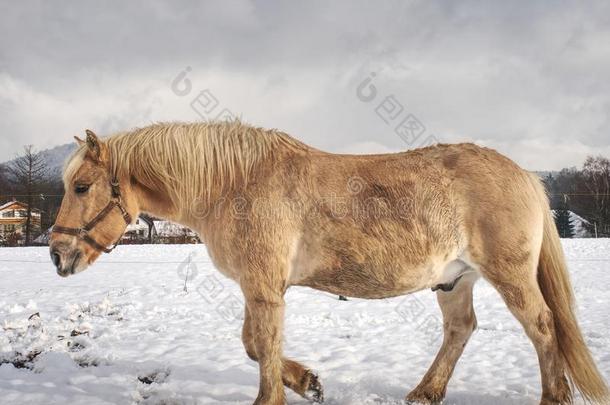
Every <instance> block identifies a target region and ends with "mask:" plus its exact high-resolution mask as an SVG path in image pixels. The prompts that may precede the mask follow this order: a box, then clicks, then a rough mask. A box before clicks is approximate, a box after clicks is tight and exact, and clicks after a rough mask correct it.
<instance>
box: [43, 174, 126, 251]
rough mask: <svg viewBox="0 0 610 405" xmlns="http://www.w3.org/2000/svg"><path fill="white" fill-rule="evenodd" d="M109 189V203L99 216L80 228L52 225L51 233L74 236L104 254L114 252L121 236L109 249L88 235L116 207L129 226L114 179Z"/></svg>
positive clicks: (117, 183) (117, 184) (117, 185)
mask: <svg viewBox="0 0 610 405" xmlns="http://www.w3.org/2000/svg"><path fill="white" fill-rule="evenodd" d="M110 187H111V188H112V197H111V199H110V201H109V202H108V204H107V205H106V207H104V209H102V210H101V211H100V212H99V214H97V215H96V216H95V217H94V218H93V219H92V220H91V221H89V222H88V223H86V224H85V225H84V226H83V227H81V228H67V227H65V226H60V225H53V230H52V231H51V232H56V233H63V234H66V235H72V236H76V237H77V238H79V239H82V240H83V241H84V242H86V243H88V244H89V245H91V246H92V247H93V248H95V249H97V250H99V251H102V252H104V253H110V252H112V251H113V250H114V248H115V247H117V245H118V244H119V242H120V241H121V237H122V236H123V235H121V237H119V239H118V240H117V241H116V242H115V243H114V245H112V247H110V248H109V247H106V246H104V245H101V244H100V243H98V242H97V241H96V240H95V239H93V238H92V237H91V235H89V232H90V231H91V230H92V229H93V228H94V227H95V226H96V225H97V224H98V223H100V222H101V221H102V220H103V219H104V218H105V217H106V216H107V215H108V214H110V212H111V211H112V210H113V209H114V207H117V208H118V209H119V210H120V211H121V215H122V216H123V219H124V220H125V223H126V224H127V225H129V224H131V215H129V213H128V212H127V210H126V209H125V207H123V204H122V203H121V189H120V188H119V182H118V181H117V179H116V178H113V179H112V181H111V182H110Z"/></svg>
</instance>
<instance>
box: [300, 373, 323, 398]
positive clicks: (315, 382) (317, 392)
mask: <svg viewBox="0 0 610 405" xmlns="http://www.w3.org/2000/svg"><path fill="white" fill-rule="evenodd" d="M307 375H308V377H309V386H308V387H307V390H306V391H305V395H304V396H305V398H307V399H309V400H310V401H313V402H315V403H318V404H321V403H322V402H324V389H323V388H322V384H320V379H319V378H318V376H317V375H316V374H314V373H312V372H311V371H308V372H307Z"/></svg>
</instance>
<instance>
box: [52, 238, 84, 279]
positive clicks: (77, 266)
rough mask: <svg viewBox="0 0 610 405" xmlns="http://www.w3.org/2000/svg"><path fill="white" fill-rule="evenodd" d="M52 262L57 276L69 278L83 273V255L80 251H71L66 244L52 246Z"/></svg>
mask: <svg viewBox="0 0 610 405" xmlns="http://www.w3.org/2000/svg"><path fill="white" fill-rule="evenodd" d="M50 254H51V261H52V262H53V265H54V266H55V269H56V271H57V274H58V275H60V276H61V277H68V276H71V275H73V274H76V273H78V272H80V271H83V270H84V269H85V267H86V265H85V266H83V263H84V262H83V260H82V258H83V253H82V252H81V251H80V250H79V249H73V248H72V249H70V248H68V247H67V246H66V245H65V244H59V243H58V244H52V245H51V246H50Z"/></svg>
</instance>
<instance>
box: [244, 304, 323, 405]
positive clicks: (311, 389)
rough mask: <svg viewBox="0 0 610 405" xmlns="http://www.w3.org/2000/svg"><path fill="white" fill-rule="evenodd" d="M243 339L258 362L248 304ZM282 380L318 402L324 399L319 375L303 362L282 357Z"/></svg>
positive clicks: (245, 312)
mask: <svg viewBox="0 0 610 405" xmlns="http://www.w3.org/2000/svg"><path fill="white" fill-rule="evenodd" d="M242 341H243V343H244V348H245V349H246V354H247V355H248V357H249V358H250V359H252V360H254V361H256V362H258V355H257V353H256V347H255V342H254V333H253V331H252V316H251V315H250V311H249V310H248V306H247V305H246V307H245V308H244V327H243V331H242ZM282 382H283V383H284V385H285V386H286V387H288V388H290V389H291V390H293V391H294V392H296V393H297V394H299V395H301V396H302V397H304V398H307V399H310V400H312V401H313V402H318V403H321V402H323V401H324V392H323V389H322V384H320V380H319V378H318V376H317V375H316V374H315V373H314V372H313V371H311V370H310V369H308V368H307V367H305V366H303V365H302V364H300V363H298V362H296V361H294V360H291V359H288V358H286V357H282Z"/></svg>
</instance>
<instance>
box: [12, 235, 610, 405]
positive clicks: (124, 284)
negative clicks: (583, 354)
mask: <svg viewBox="0 0 610 405" xmlns="http://www.w3.org/2000/svg"><path fill="white" fill-rule="evenodd" d="M563 244H564V247H565V249H566V254H567V257H568V260H569V266H570V271H571V273H572V279H573V283H574V286H575V291H576V297H577V302H578V312H579V318H580V323H581V327H582V329H583V332H584V335H585V337H586V340H587V343H588V345H589V347H590V348H591V350H592V352H593V356H594V357H595V359H596V360H597V363H598V366H599V368H600V370H601V371H602V373H603V374H604V375H605V377H606V379H608V376H610V351H609V350H608V348H609V347H610V336H608V329H609V327H610V311H608V308H609V304H610V292H609V289H608V286H610V240H608V239H581V240H566V241H563ZM15 261H21V262H15ZM185 278H186V287H187V289H186V291H184V286H185ZM286 301H287V310H286V322H285V337H286V343H285V347H284V350H285V352H286V354H287V355H288V356H290V357H292V358H295V359H297V360H300V361H302V362H303V363H304V364H306V365H308V366H310V367H312V368H313V369H314V370H316V371H317V372H318V373H319V374H320V377H321V379H322V383H323V384H324V388H325V396H326V403H327V404H331V405H338V404H400V403H402V400H403V398H404V396H405V395H406V394H407V392H408V391H409V390H411V389H412V388H414V387H415V386H416V385H417V383H418V382H419V380H420V379H421V377H422V376H423V375H424V373H425V371H426V370H427V368H428V366H429V365H430V363H431V362H432V360H433V358H434V355H435V354H436V351H437V348H438V346H439V345H440V338H441V337H440V335H439V333H438V327H439V326H440V312H439V310H438V307H437V305H436V300H435V297H434V294H433V293H431V292H429V291H422V292H420V293H417V294H414V295H410V296H407V297H399V298H393V299H386V300H376V301H366V300H358V299H350V300H349V301H347V302H345V301H339V300H337V297H335V296H332V295H330V294H326V293H322V292H318V291H314V290H311V289H306V288H291V289H290V290H289V291H288V293H287V294H286ZM242 303H243V299H242V297H241V294H240V292H239V289H238V288H237V286H236V285H235V284H234V283H233V282H232V281H230V280H227V279H225V278H223V277H222V276H221V275H220V273H218V272H217V271H215V270H214V267H213V266H212V264H211V263H210V260H209V257H208V256H207V254H206V253H205V248H204V247H203V246H202V245H143V246H134V245H131V246H119V247H118V248H117V249H116V250H115V251H114V252H113V253H112V254H111V255H106V256H104V257H103V258H101V259H100V260H99V261H98V262H97V263H96V264H95V265H94V266H93V267H92V268H90V269H89V270H87V271H86V272H84V273H82V274H79V275H77V276H74V277H70V278H68V279H62V278H60V277H58V276H57V275H56V274H55V272H54V269H53V267H52V265H51V263H50V261H49V258H48V250H47V248H2V249H0V364H1V363H3V362H4V363H5V364H2V365H0V403H2V404H9V403H19V404H66V403H70V404H218V403H227V404H251V403H252V401H253V399H254V398H255V397H256V394H257V387H258V368H257V365H256V363H254V362H252V361H250V360H249V359H248V358H247V357H246V354H245V351H244V349H243V347H242V344H241V340H240V333H241V323H242V319H243V315H242V311H243V308H242V305H243V304H242ZM475 310H476V312H477V318H478V321H479V328H478V330H477V331H476V332H475V333H474V334H473V336H472V338H471V340H470V342H469V343H468V345H467V347H466V349H465V352H464V354H463V356H462V358H461V359H460V361H459V363H458V365H457V368H456V371H455V373H454V376H453V378H452V380H451V382H450V383H449V387H448V390H447V398H446V401H445V403H446V404H469V405H470V404H489V403H494V404H496V405H505V404H537V403H538V400H539V395H540V382H539V372H538V363H537V359H536V354H535V352H534V349H533V347H532V346H531V343H530V342H529V340H528V339H527V338H526V336H525V334H524V332H523V330H522V328H521V327H520V325H519V324H518V323H517V322H516V321H515V319H514V318H513V317H512V316H511V315H510V313H509V312H508V310H507V309H506V307H505V305H504V304H503V303H502V301H501V300H500V298H499V297H498V295H497V293H496V292H495V291H494V290H493V289H492V288H491V287H490V286H489V285H488V284H486V283H485V282H483V281H480V282H479V283H477V286H476V288H475ZM13 364H16V365H18V366H23V368H15V366H14V365H13ZM286 392H287V398H288V403H290V404H307V403H308V401H307V400H305V399H303V398H300V397H299V396H297V395H295V394H294V393H292V392H291V391H289V390H287V391H286Z"/></svg>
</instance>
